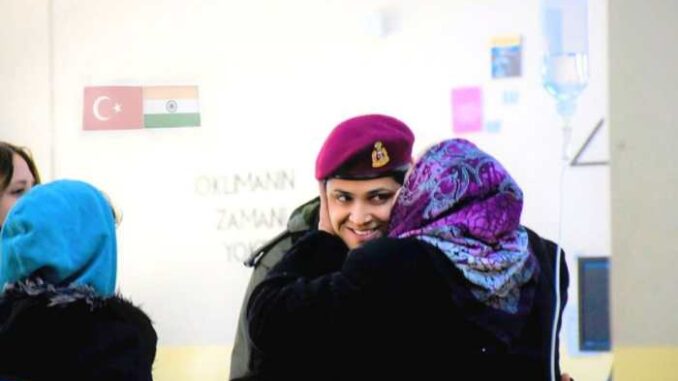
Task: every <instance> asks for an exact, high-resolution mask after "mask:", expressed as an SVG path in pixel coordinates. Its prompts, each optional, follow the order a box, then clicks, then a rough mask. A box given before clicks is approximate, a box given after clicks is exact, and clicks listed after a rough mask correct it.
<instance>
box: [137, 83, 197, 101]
mask: <svg viewBox="0 0 678 381" xmlns="http://www.w3.org/2000/svg"><path fill="white" fill-rule="evenodd" d="M144 99H198V86H149V87H144Z"/></svg>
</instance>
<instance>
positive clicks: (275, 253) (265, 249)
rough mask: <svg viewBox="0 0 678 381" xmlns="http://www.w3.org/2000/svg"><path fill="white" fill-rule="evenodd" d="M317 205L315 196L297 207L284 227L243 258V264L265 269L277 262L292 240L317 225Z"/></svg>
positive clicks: (295, 239) (317, 200) (291, 243)
mask: <svg viewBox="0 0 678 381" xmlns="http://www.w3.org/2000/svg"><path fill="white" fill-rule="evenodd" d="M319 205H320V201H319V199H318V198H315V199H313V200H310V201H308V202H306V203H305V204H303V205H301V206H299V207H297V208H296V209H295V210H294V211H293V212H292V215H291V216H290V218H289V220H288V222H287V227H286V229H285V230H283V231H282V232H280V233H279V234H278V235H277V236H275V237H273V238H271V239H270V240H268V241H267V242H266V243H264V244H263V245H261V246H259V247H258V248H257V249H255V250H254V251H253V252H252V254H251V255H250V257H249V258H248V259H247V260H245V265H246V266H248V267H255V268H258V267H260V266H259V265H262V264H263V265H264V267H265V268H266V269H270V268H271V267H273V266H274V265H275V264H276V263H278V262H279V261H280V259H281V258H282V256H283V255H284V254H285V253H286V252H287V251H288V250H289V249H290V248H291V247H292V245H293V244H294V242H296V241H297V240H298V239H299V238H301V237H303V236H304V235H306V234H307V233H308V232H309V231H313V230H314V227H315V226H317V224H318V223H317V219H318V206H319Z"/></svg>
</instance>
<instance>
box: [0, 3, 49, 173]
mask: <svg viewBox="0 0 678 381" xmlns="http://www.w3.org/2000/svg"><path fill="white" fill-rule="evenodd" d="M47 4H48V3H47V2H45V1H43V0H26V1H12V0H0V89H2V91H1V92H0V140H5V141H8V142H12V143H14V144H18V145H23V146H28V147H30V150H31V151H32V153H33V155H34V156H35V158H36V160H38V161H39V162H40V163H41V165H40V169H41V172H42V174H43V175H45V176H46V177H49V176H50V174H51V144H50V143H51V128H50V127H51V108H50V96H51V93H50V90H51V88H50V54H51V51H50V34H49V31H50V20H49V9H48V7H47Z"/></svg>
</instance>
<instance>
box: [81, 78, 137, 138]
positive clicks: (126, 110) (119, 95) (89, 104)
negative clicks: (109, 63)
mask: <svg viewBox="0 0 678 381" xmlns="http://www.w3.org/2000/svg"><path fill="white" fill-rule="evenodd" d="M142 93H143V92H142V87H140V86H98V87H85V94H84V101H83V110H82V115H83V117H82V126H83V130H86V131H88V130H129V129H137V128H144V114H143V99H142Z"/></svg>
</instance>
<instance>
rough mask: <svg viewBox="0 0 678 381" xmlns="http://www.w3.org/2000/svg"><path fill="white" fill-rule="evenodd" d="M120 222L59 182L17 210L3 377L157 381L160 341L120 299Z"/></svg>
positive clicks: (91, 191)
mask: <svg viewBox="0 0 678 381" xmlns="http://www.w3.org/2000/svg"><path fill="white" fill-rule="evenodd" d="M116 266H117V247H116V237H115V216H114V212H113V209H112V208H111V205H110V203H109V202H108V200H107V199H106V197H105V196H104V195H103V194H102V193H101V192H100V191H99V190H98V189H96V188H94V187H93V186H91V185H89V184H87V183H84V182H80V181H73V180H60V181H54V182H51V183H48V184H44V185H39V186H36V187H34V188H33V189H32V190H31V191H30V192H28V193H27V194H26V195H25V196H24V197H22V198H21V199H19V201H18V202H17V203H16V204H15V205H14V206H13V207H12V209H11V210H10V211H9V214H8V215H7V218H6V220H5V223H4V225H3V227H2V233H1V236H0V287H3V291H2V294H1V295H0V379H2V380H7V379H9V380H15V379H16V380H24V379H25V380H152V375H151V367H152V364H153V361H154V358H155V349H156V342H157V336H156V333H155V330H154V329H153V326H152V324H151V321H150V320H149V318H148V317H147V316H146V315H145V314H144V312H143V311H141V310H140V309H139V308H138V307H135V306H134V305H132V304H131V303H130V302H128V301H126V300H124V299H122V298H121V297H120V296H118V295H116V294H115V282H116Z"/></svg>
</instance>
